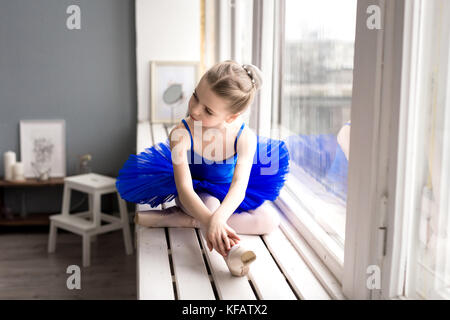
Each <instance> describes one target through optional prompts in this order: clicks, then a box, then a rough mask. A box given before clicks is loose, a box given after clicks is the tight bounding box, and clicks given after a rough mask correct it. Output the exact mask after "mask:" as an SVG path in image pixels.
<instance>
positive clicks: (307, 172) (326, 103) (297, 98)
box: [279, 0, 356, 250]
mask: <svg viewBox="0 0 450 320" xmlns="http://www.w3.org/2000/svg"><path fill="white" fill-rule="evenodd" d="M284 12H285V16H284V25H285V30H284V35H285V38H284V41H283V43H284V44H283V47H282V48H281V51H282V52H281V54H282V61H283V62H282V70H283V74H282V89H281V106H280V113H279V115H280V116H279V122H280V124H281V127H282V128H283V130H284V131H285V132H286V131H287V132H288V133H287V134H286V135H285V137H286V142H287V144H288V148H289V152H290V155H291V160H292V161H291V176H290V178H289V181H288V187H289V188H290V189H291V190H295V192H292V195H293V196H295V197H297V200H298V202H299V203H301V204H302V207H303V208H306V211H307V212H308V213H309V214H310V215H311V216H312V217H313V218H314V220H315V221H316V222H317V223H318V224H319V225H320V226H321V227H322V228H323V229H324V230H325V231H326V233H327V234H328V235H329V236H330V237H332V238H333V239H334V241H336V242H337V243H338V246H339V247H340V249H341V250H343V248H344V239H345V212H346V194H347V172H348V154H349V145H350V141H349V140H350V125H351V122H350V110H351V101H352V81H353V79H352V78H353V55H354V39H355V28H356V0H349V1H333V0H317V1H309V0H286V1H285V10H284Z"/></svg>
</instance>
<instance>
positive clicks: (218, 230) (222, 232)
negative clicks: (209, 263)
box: [206, 215, 241, 257]
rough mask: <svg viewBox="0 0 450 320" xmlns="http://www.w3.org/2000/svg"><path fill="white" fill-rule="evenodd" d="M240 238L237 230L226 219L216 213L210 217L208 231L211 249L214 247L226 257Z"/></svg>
mask: <svg viewBox="0 0 450 320" xmlns="http://www.w3.org/2000/svg"><path fill="white" fill-rule="evenodd" d="M239 240H241V239H240V238H239V237H238V235H237V234H236V232H235V231H234V230H233V229H232V228H231V227H229V226H228V225H227V224H226V223H225V222H224V221H222V220H221V219H220V218H218V217H217V216H215V215H213V216H212V217H211V218H210V220H209V223H208V228H207V233H206V241H207V244H208V248H209V251H212V249H213V248H214V249H216V251H217V252H219V253H220V254H221V255H222V256H223V257H226V256H227V252H228V251H229V250H230V249H231V246H232V245H234V244H236V243H238V242H239Z"/></svg>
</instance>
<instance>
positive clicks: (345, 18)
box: [286, 0, 357, 41]
mask: <svg viewBox="0 0 450 320" xmlns="http://www.w3.org/2000/svg"><path fill="white" fill-rule="evenodd" d="M356 1H357V0H286V40H305V39H307V38H308V36H307V35H308V34H309V33H310V32H311V31H319V32H320V34H321V35H322V36H321V38H325V39H336V40H345V41H354V38H355V26H356Z"/></svg>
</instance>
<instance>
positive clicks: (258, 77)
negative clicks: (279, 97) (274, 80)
mask: <svg viewBox="0 0 450 320" xmlns="http://www.w3.org/2000/svg"><path fill="white" fill-rule="evenodd" d="M242 68H243V69H244V70H245V72H247V75H248V76H249V77H250V80H251V81H252V85H253V87H254V88H255V89H256V90H259V89H261V86H262V72H261V70H259V68H258V67H257V66H255V65H253V64H243V65H242Z"/></svg>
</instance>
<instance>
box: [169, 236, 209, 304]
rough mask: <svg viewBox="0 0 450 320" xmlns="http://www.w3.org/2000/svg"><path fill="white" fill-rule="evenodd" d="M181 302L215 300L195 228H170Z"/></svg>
mask: <svg viewBox="0 0 450 320" xmlns="http://www.w3.org/2000/svg"><path fill="white" fill-rule="evenodd" d="M169 240H170V248H171V250H172V261H173V269H174V273H175V281H176V287H177V294H178V299H179V300H215V296H214V292H213V289H212V286H211V282H210V280H209V275H208V272H207V270H206V266H205V264H204V260H203V255H202V251H201V249H200V244H199V242H198V239H197V235H196V233H195V230H194V229H193V228H169Z"/></svg>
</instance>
